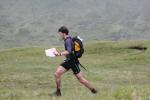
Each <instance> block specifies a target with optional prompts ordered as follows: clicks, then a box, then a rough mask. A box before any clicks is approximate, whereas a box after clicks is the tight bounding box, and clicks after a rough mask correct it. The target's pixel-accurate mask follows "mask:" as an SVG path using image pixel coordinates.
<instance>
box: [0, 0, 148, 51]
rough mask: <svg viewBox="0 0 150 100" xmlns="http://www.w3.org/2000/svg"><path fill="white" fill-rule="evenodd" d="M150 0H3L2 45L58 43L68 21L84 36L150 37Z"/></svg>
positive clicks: (0, 19)
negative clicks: (58, 33) (59, 30)
mask: <svg viewBox="0 0 150 100" xmlns="http://www.w3.org/2000/svg"><path fill="white" fill-rule="evenodd" d="M149 9H150V1H149V0H142V1H141V0H43V1H41V0H0V48H10V47H22V46H23V47H24V46H33V45H34V46H39V45H40V46H43V45H45V46H48V45H51V44H53V45H56V44H59V42H60V41H59V40H58V38H57V35H56V33H57V29H58V28H59V27H60V26H61V25H67V26H68V27H69V28H70V29H71V33H74V34H73V35H75V32H77V33H79V35H80V36H82V37H83V38H84V39H85V40H131V39H150V13H149Z"/></svg>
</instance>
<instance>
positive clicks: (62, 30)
mask: <svg viewBox="0 0 150 100" xmlns="http://www.w3.org/2000/svg"><path fill="white" fill-rule="evenodd" d="M58 33H59V35H60V37H61V38H62V39H65V36H66V35H68V34H69V30H68V28H67V27H66V26H62V27H60V28H59V29H58Z"/></svg>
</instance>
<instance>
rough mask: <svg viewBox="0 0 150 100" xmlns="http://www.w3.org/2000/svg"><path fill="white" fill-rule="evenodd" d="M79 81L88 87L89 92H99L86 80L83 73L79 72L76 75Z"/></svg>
mask: <svg viewBox="0 0 150 100" xmlns="http://www.w3.org/2000/svg"><path fill="white" fill-rule="evenodd" d="M75 76H76V77H77V79H78V80H79V81H80V83H82V84H83V85H84V86H86V87H87V88H88V89H89V90H91V92H92V93H97V90H96V89H95V88H94V86H93V85H92V84H91V82H90V81H88V80H86V79H85V78H84V76H83V74H82V72H79V73H78V74H76V75H75Z"/></svg>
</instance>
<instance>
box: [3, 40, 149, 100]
mask: <svg viewBox="0 0 150 100" xmlns="http://www.w3.org/2000/svg"><path fill="white" fill-rule="evenodd" d="M129 46H146V47H148V50H147V51H138V50H133V49H128V47H129ZM85 48H86V52H85V54H84V56H83V57H82V58H81V59H80V60H81V63H82V64H83V65H84V66H86V68H87V70H88V71H84V69H82V71H83V72H84V74H85V76H86V78H87V79H88V80H90V81H92V83H93V84H94V85H95V86H96V88H97V89H98V91H99V93H98V94H96V95H93V94H91V93H90V91H89V90H88V89H87V88H85V87H84V86H82V85H81V84H80V83H79V82H78V81H77V79H76V78H75V77H74V75H73V74H72V72H71V71H69V72H68V73H66V74H65V75H64V76H63V77H62V97H55V96H52V95H50V94H52V93H53V92H54V91H55V81H54V75H53V73H54V71H55V70H56V68H57V66H58V65H59V64H60V63H61V62H62V61H63V59H64V57H57V58H48V57H46V56H45V54H44V49H45V48H15V49H7V50H1V51H0V100H150V50H149V48H150V41H120V42H94V43H87V44H86V45H85ZM59 49H61V50H62V48H61V47H59Z"/></svg>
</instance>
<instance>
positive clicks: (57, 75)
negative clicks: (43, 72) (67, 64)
mask: <svg viewBox="0 0 150 100" xmlns="http://www.w3.org/2000/svg"><path fill="white" fill-rule="evenodd" d="M65 72H67V70H66V69H65V68H64V67H62V66H59V67H58V68H57V69H56V71H55V73H54V75H55V81H56V87H57V89H56V93H55V94H56V95H57V96H61V91H60V88H61V76H62V75H63V74H64V73H65Z"/></svg>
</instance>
